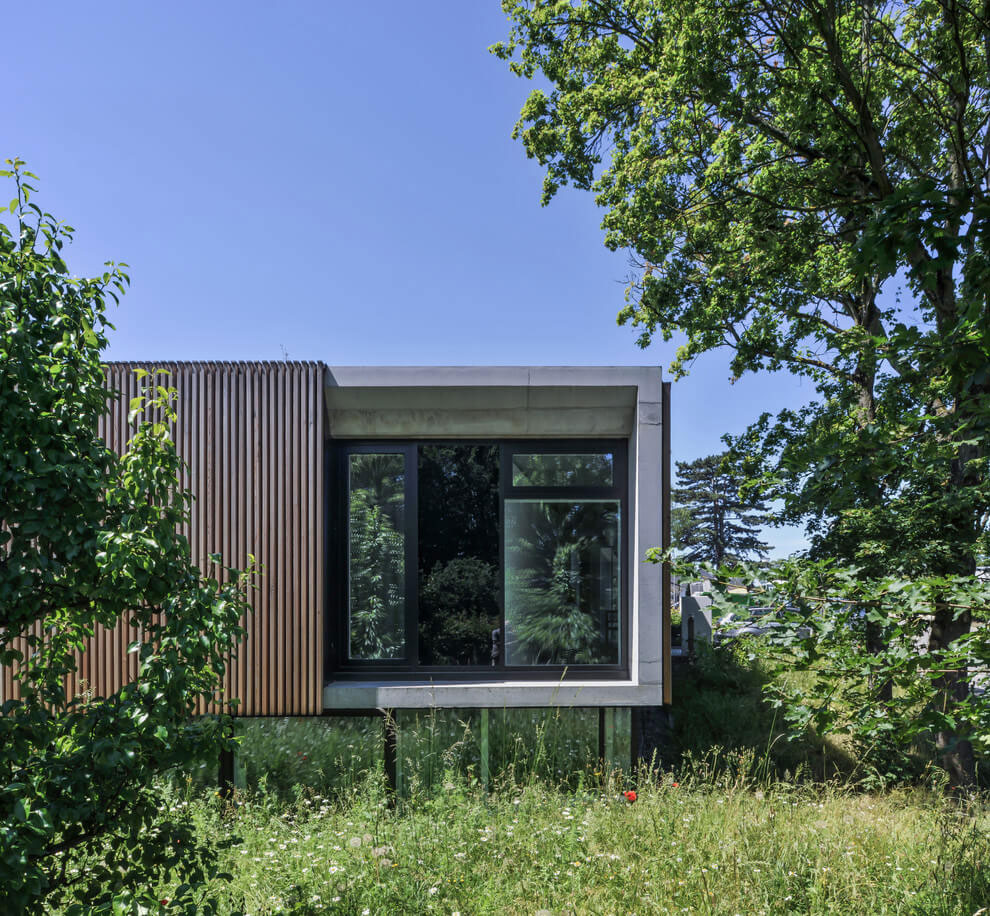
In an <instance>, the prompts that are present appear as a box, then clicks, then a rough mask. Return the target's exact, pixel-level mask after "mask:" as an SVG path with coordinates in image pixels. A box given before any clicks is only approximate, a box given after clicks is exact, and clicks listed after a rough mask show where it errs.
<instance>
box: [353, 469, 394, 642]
mask: <svg viewBox="0 0 990 916" xmlns="http://www.w3.org/2000/svg"><path fill="white" fill-rule="evenodd" d="M348 487H349V492H348V498H349V513H348V517H349V521H350V528H349V532H348V574H349V577H350V578H349V583H348V585H349V595H348V614H349V617H348V620H349V640H348V655H349V657H350V658H352V659H359V660H363V661H369V660H373V659H388V658H403V657H404V655H405V613H406V594H405V591H406V563H405V547H406V537H405V529H404V527H403V525H404V517H405V507H406V497H405V456H404V455H397V454H390V455H351V456H350V475H349V484H348Z"/></svg>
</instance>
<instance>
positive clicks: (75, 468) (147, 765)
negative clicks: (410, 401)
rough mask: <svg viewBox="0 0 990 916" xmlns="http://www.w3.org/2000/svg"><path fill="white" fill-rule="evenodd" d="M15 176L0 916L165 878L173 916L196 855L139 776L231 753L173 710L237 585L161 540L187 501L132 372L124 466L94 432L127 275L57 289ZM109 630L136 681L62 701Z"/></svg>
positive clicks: (153, 385) (67, 280)
mask: <svg viewBox="0 0 990 916" xmlns="http://www.w3.org/2000/svg"><path fill="white" fill-rule="evenodd" d="M23 165H24V164H23V162H21V161H20V160H13V161H11V160H8V166H9V167H8V168H7V169H6V170H4V171H3V172H0V176H2V177H4V178H7V179H12V180H13V182H14V183H15V184H16V188H17V194H16V197H15V199H14V200H13V202H12V203H11V205H10V212H11V214H13V217H14V221H15V226H14V231H11V229H10V227H8V226H7V225H5V224H0V513H2V521H3V526H2V527H0V664H3V665H9V666H13V667H14V669H15V676H16V678H17V683H18V685H19V694H20V695H19V697H12V698H7V699H6V701H5V702H4V704H3V708H2V715H0V911H2V912H4V913H11V914H16V913H36V912H40V911H41V910H42V908H48V907H54V908H61V909H62V910H64V911H65V912H68V913H79V914H81V913H84V912H85V913H103V912H106V913H109V912H111V911H112V912H114V913H118V912H120V913H123V912H128V913H130V912H132V911H133V912H137V911H138V910H139V909H141V911H143V912H157V911H158V910H159V909H160V908H161V906H160V902H159V899H158V898H159V896H160V895H156V894H155V889H156V886H157V885H158V884H159V883H161V882H162V881H164V880H179V881H185V882H186V884H185V885H184V886H183V887H181V888H180V892H179V893H178V897H180V898H181V899H182V901H183V902H186V903H190V905H191V902H192V897H191V895H192V893H193V888H194V887H196V886H198V885H201V884H202V883H203V882H204V881H205V880H206V879H207V878H208V877H210V875H209V869H208V867H207V865H205V864H204V862H208V861H209V858H208V857H205V852H206V851H205V850H204V848H203V841H201V840H198V839H197V838H196V836H195V834H194V831H193V827H192V824H191V823H189V822H188V821H186V820H184V819H183V818H182V816H181V815H179V814H176V813H174V812H166V813H162V812H161V811H160V807H161V801H160V797H159V794H158V791H157V789H156V782H155V779H156V777H159V776H161V775H162V774H164V773H167V772H170V771H178V772H182V771H184V770H185V769H186V768H188V767H190V766H191V765H192V764H194V763H196V762H198V761H202V760H206V759H209V758H212V759H214V760H215V759H216V755H217V753H218V751H219V750H221V749H227V748H230V747H231V746H232V745H231V741H230V739H229V737H227V729H225V728H224V727H223V726H224V723H223V721H222V720H218V719H216V718H213V719H208V718H203V717H200V718H197V717H194V716H193V712H194V710H195V708H196V704H197V701H199V700H201V699H206V700H218V701H222V697H220V696H219V693H218V691H219V688H220V685H221V682H222V681H221V678H222V674H223V670H224V665H225V659H226V657H227V656H228V654H229V652H230V651H231V649H232V647H233V646H234V645H235V644H236V642H237V640H238V639H239V637H240V635H241V633H242V630H241V628H240V625H239V621H240V619H241V616H242V615H243V614H244V613H245V611H246V603H245V601H244V595H243V585H244V582H243V578H242V576H241V574H239V573H238V572H237V571H235V570H232V571H229V576H228V584H225V585H220V584H219V583H218V582H217V581H216V580H212V579H207V580H204V579H203V577H202V576H201V575H200V572H199V570H198V569H196V567H195V566H193V564H192V563H191V560H190V553H189V544H188V542H187V541H186V539H185V538H184V537H182V536H181V535H180V534H179V533H178V531H177V526H178V525H179V523H180V522H181V521H182V520H183V519H184V518H185V517H186V515H187V512H188V509H189V505H190V499H191V497H190V494H189V493H188V492H184V491H181V490H179V488H178V484H177V479H178V476H177V475H178V471H179V459H178V457H177V455H176V452H175V448H174V446H173V444H172V442H171V440H170V438H169V425H170V422H171V421H172V420H174V416H175V415H174V412H173V408H172V395H173V392H170V391H169V389H168V388H167V387H166V385H165V384H162V383H163V382H164V381H165V379H159V378H157V377H155V375H154V374H152V375H149V374H148V373H144V375H145V376H146V377H147V379H148V388H147V389H146V396H145V397H141V398H136V399H135V401H134V402H132V403H131V405H130V406H131V417H132V420H133V421H134V422H135V432H134V434H133V436H132V438H131V440H130V443H129V447H128V450H127V452H126V454H124V455H122V456H117V455H115V454H113V453H112V452H111V451H110V450H109V449H108V448H107V447H106V445H105V444H104V443H103V442H102V440H101V439H100V438H99V436H98V435H97V432H96V430H97V421H98V420H99V418H100V417H101V416H102V415H103V414H104V413H105V411H106V409H107V397H108V394H107V391H106V389H105V379H104V370H103V366H102V365H101V361H100V353H101V350H102V349H103V348H104V347H105V346H106V343H107V338H106V330H107V328H108V327H109V324H108V322H107V318H106V308H107V304H108V302H109V300H111V299H112V300H114V301H116V300H117V299H118V297H119V295H120V294H121V293H122V292H123V291H124V288H125V286H126V284H127V282H128V277H127V274H126V273H125V272H124V269H123V268H124V265H116V264H112V263H111V264H108V265H107V270H106V272H105V273H104V274H103V275H102V276H101V277H97V278H94V279H75V278H73V277H71V276H70V274H69V272H68V269H67V267H66V265H65V262H64V261H63V259H62V249H63V246H64V245H65V243H66V241H68V240H69V239H71V237H72V235H71V234H72V229H71V228H70V227H68V226H66V225H64V224H61V223H59V222H57V221H56V220H55V219H54V218H53V217H51V216H50V215H48V214H46V213H44V212H43V211H42V210H41V209H40V208H39V207H38V206H37V205H36V204H35V203H34V202H33V201H32V200H31V194H32V192H33V191H34V187H33V186H32V185H31V184H30V181H31V180H32V179H34V176H33V175H32V174H31V173H30V172H27V171H26V170H24V168H23ZM121 619H124V620H126V621H128V623H129V624H130V626H131V627H132V628H133V634H134V644H133V651H134V652H136V653H137V656H138V659H139V675H138V678H137V680H136V681H135V682H134V683H132V684H130V685H128V686H126V687H124V688H123V689H121V690H120V691H118V692H117V693H116V694H114V695H113V696H109V697H100V696H83V697H77V698H75V699H67V697H66V690H65V677H66V675H67V674H69V673H70V672H72V671H74V670H75V666H76V662H75V652H76V651H77V650H78V649H81V648H82V647H83V645H84V642H85V640H86V639H87V637H88V636H90V635H91V634H92V633H93V631H94V628H95V627H97V626H104V627H113V626H114V625H115V624H116V623H117V622H118V621H119V620H121ZM202 905H203V906H204V908H205V909H206V910H209V903H208V901H206V902H204V903H203V904H202ZM142 908H143V909H142Z"/></svg>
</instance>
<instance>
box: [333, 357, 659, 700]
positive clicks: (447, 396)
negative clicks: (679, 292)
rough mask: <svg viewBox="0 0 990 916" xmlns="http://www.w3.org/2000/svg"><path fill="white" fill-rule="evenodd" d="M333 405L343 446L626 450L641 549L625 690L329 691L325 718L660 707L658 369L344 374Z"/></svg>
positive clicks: (355, 687) (433, 687)
mask: <svg viewBox="0 0 990 916" xmlns="http://www.w3.org/2000/svg"><path fill="white" fill-rule="evenodd" d="M326 402H327V411H328V416H329V421H328V422H329V427H330V434H331V436H332V437H335V438H354V439H375V438H380V439H427V438H467V439H469V438H472V437H475V438H482V437H486V438H515V437H518V438H567V437H572V438H595V437H599V438H620V437H621V438H626V439H627V440H628V442H629V493H628V498H627V505H628V507H629V513H630V516H631V517H630V519H629V522H630V525H629V531H630V533H631V538H632V543H631V544H630V551H629V566H630V569H627V570H626V579H625V582H624V586H625V587H626V588H627V589H629V590H630V602H629V612H630V626H631V634H630V635H631V640H630V643H631V650H630V651H631V654H630V659H631V664H630V677H629V679H628V680H622V681H611V680H609V681H603V680H586V681H576V680H573V679H571V678H568V679H566V680H563V681H560V682H555V681H550V682H548V681H509V680H506V681H499V682H495V683H493V682H490V681H486V682H478V683H464V682H462V681H460V680H458V681H457V682H456V683H455V682H449V683H444V682H442V681H441V680H439V679H434V680H433V681H422V680H415V679H413V678H410V679H408V680H402V681H395V680H389V681H371V680H369V681H360V682H356V681H337V682H332V683H330V684H328V685H327V686H326V687H325V689H324V692H323V702H324V707H325V708H326V709H327V710H332V709H367V708H400V709H401V708H417V707H419V708H423V707H429V706H444V707H456V706H464V707H498V706H506V707H508V706H554V705H562V706H599V705H601V706H642V705H658V704H660V703H661V702H662V695H663V684H662V667H663V666H662V659H663V655H664V653H665V652H667V651H669V647H668V646H665V645H663V640H662V634H661V629H662V628H661V617H660V608H661V568H660V566H659V565H656V564H653V563H646V562H644V560H643V557H644V556H645V553H646V551H647V549H649V548H650V547H658V546H660V543H661V512H662V511H663V510H662V507H661V467H662V427H661V422H662V409H661V408H662V388H661V380H660V369H659V368H658V367H639V366H605V367H599V366H594V367H587V366H578V367H568V366H565V367H554V366H534V367H519V366H496V367H439V368H438V367H393V366H390V367H368V366H361V367H336V368H331V369H330V370H329V371H328V372H327V387H326Z"/></svg>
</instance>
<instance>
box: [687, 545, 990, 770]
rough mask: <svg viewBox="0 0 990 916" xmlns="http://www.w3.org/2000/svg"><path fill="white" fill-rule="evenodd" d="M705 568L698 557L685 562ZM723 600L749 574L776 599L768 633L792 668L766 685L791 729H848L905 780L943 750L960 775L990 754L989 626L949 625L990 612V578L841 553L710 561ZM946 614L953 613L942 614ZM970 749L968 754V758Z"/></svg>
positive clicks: (770, 600) (868, 754) (859, 747)
mask: <svg viewBox="0 0 990 916" xmlns="http://www.w3.org/2000/svg"><path fill="white" fill-rule="evenodd" d="M680 571H681V572H682V573H683V574H686V575H691V574H696V572H697V571H696V570H695V569H694V568H693V567H690V566H686V565H685V566H684V567H683V568H681V570H680ZM709 572H711V573H712V575H713V579H712V581H713V586H714V593H713V596H714V598H715V607H716V608H718V607H726V606H728V605H729V602H730V599H729V595H728V587H729V582H730V578H731V577H737V578H738V577H742V578H743V579H744V580H745V581H747V582H748V584H749V586H750V589H751V593H755V598H756V600H758V601H759V602H760V604H761V605H765V606H768V607H771V608H773V609H774V611H775V614H774V615H773V616H772V618H768V619H772V622H773V624H774V626H773V628H771V629H769V631H768V633H767V635H766V636H765V637H764V638H765V639H766V640H767V643H768V645H769V647H770V648H771V650H772V656H773V657H774V658H776V660H777V662H778V664H779V665H780V667H781V669H783V670H787V671H790V672H802V673H803V676H802V677H801V678H800V679H799V680H797V681H793V680H791V681H790V682H789V681H788V680H787V679H781V678H775V679H773V680H771V681H769V682H768V683H767V685H766V692H767V695H768V697H769V698H770V700H771V701H772V704H773V705H774V706H775V707H776V708H777V709H778V710H779V711H780V715H781V720H782V723H786V725H787V726H788V728H789V730H790V733H791V736H792V737H794V738H803V737H805V736H807V735H809V734H815V735H819V736H826V735H846V736H849V737H850V738H851V739H852V741H853V745H854V748H855V749H856V752H857V753H858V754H859V755H860V756H861V757H863V758H864V760H865V764H866V765H867V766H868V767H869V768H870V769H871V771H872V772H874V773H875V774H876V775H877V776H878V777H879V778H880V779H883V780H887V781H898V780H900V779H903V778H906V777H915V776H917V774H918V772H919V769H920V768H921V767H922V766H923V765H924V764H925V763H927V762H929V761H931V760H933V759H934V758H935V755H936V753H937V754H938V755H940V756H941V758H942V761H943V763H944V764H945V765H946V768H947V769H948V770H949V773H950V776H951V778H952V779H953V781H957V782H959V783H961V784H965V783H967V782H969V781H970V780H972V778H973V773H974V769H976V765H978V764H979V763H980V762H983V765H985V762H986V761H987V760H990V703H988V702H987V697H986V691H987V689H988V688H990V628H988V627H986V626H984V625H982V624H977V625H976V626H971V627H967V628H966V630H965V631H962V632H959V631H958V628H956V629H955V630H954V631H952V632H948V633H947V632H945V631H944V630H942V629H941V627H940V623H939V618H940V616H942V614H945V615H948V616H949V617H950V618H954V619H958V618H961V617H963V615H966V616H967V617H969V616H973V615H974V614H975V616H977V617H979V618H983V619H985V618H986V616H987V614H988V612H990V583H988V582H984V581H981V580H979V579H977V578H975V577H972V576H928V577H917V578H913V579H907V578H903V577H899V576H886V577H883V578H869V577H865V576H863V575H861V574H860V573H859V572H858V571H856V570H850V569H849V568H847V567H843V566H840V565H837V564H835V563H832V562H830V561H807V560H802V561H795V560H788V561H781V562H778V563H776V564H774V565H773V566H772V567H771V568H770V569H769V570H756V569H752V568H746V567H736V568H723V569H721V570H716V569H712V568H709ZM940 612H942V614H940ZM964 755H965V756H964Z"/></svg>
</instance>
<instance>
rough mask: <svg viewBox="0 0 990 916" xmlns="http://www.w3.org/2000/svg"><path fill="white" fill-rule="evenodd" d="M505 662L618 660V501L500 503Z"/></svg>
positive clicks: (615, 662) (508, 500) (601, 661)
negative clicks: (501, 505) (502, 530)
mask: <svg viewBox="0 0 990 916" xmlns="http://www.w3.org/2000/svg"><path fill="white" fill-rule="evenodd" d="M505 630H506V635H505V663H506V664H507V665H575V664H577V665H596V664H598V665H615V664H618V662H619V503H618V502H617V501H614V500H613V501H594V500H583V501H581V502H573V501H566V500H521V499H507V500H506V501H505Z"/></svg>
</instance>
